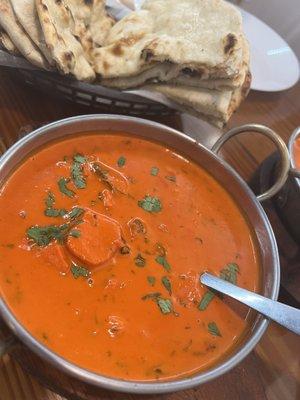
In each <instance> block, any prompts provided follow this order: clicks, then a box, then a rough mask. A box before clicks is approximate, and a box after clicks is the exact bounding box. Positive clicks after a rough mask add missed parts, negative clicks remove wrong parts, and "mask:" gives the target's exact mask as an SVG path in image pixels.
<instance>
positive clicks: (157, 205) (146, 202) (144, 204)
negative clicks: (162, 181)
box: [138, 195, 162, 213]
mask: <svg viewBox="0 0 300 400" xmlns="http://www.w3.org/2000/svg"><path fill="white" fill-rule="evenodd" d="M138 206H139V207H141V208H142V209H143V210H145V211H148V212H152V213H156V212H159V211H161V209H162V205H161V202H160V200H159V199H158V198H157V197H151V196H149V195H147V196H145V197H144V199H143V200H139V201H138Z"/></svg>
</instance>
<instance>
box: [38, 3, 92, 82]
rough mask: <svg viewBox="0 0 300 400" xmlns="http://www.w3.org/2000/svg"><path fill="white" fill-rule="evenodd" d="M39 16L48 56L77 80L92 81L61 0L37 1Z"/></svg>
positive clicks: (68, 15) (69, 12) (81, 48)
mask: <svg viewBox="0 0 300 400" xmlns="http://www.w3.org/2000/svg"><path fill="white" fill-rule="evenodd" d="M36 8H37V12H38V17H39V20H40V23H41V26H42V29H43V32H44V36H45V41H46V44H47V47H48V48H49V50H50V52H51V55H52V57H53V59H54V61H55V63H56V65H57V67H58V69H59V70H60V71H61V72H63V73H64V74H73V75H74V76H75V77H76V78H77V79H78V80H80V81H91V80H93V79H94V78H95V72H94V70H93V68H92V67H91V65H90V63H89V62H88V60H87V58H86V56H85V52H84V49H83V47H82V45H81V44H80V42H79V41H78V40H77V38H76V36H75V35H74V33H73V32H75V23H74V18H73V16H72V14H71V11H70V9H69V8H68V7H67V5H66V4H65V2H64V1H63V0H59V1H54V0H36Z"/></svg>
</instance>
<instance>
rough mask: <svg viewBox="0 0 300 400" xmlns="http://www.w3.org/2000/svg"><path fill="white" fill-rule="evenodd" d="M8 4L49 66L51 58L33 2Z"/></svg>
mask: <svg viewBox="0 0 300 400" xmlns="http://www.w3.org/2000/svg"><path fill="white" fill-rule="evenodd" d="M10 2H11V5H12V7H13V10H14V13H15V15H16V17H17V19H18V21H19V23H20V24H21V25H22V26H23V28H24V29H25V31H26V32H27V34H28V36H29V37H30V39H31V40H32V41H33V42H34V44H35V45H36V46H37V47H38V48H39V49H40V50H41V52H42V53H43V54H44V56H45V57H46V59H47V61H48V62H49V64H52V57H51V55H50V52H49V50H48V49H47V46H46V43H45V39H44V34H43V31H42V28H41V24H40V21H39V19H38V15H37V11H36V8H35V2H34V0H10Z"/></svg>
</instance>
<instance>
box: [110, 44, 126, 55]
mask: <svg viewBox="0 0 300 400" xmlns="http://www.w3.org/2000/svg"><path fill="white" fill-rule="evenodd" d="M111 53H112V54H113V55H114V56H117V57H121V56H122V55H123V54H124V50H123V49H122V44H121V43H116V44H114V45H113V46H112V48H111Z"/></svg>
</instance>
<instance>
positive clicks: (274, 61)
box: [240, 8, 299, 92]
mask: <svg viewBox="0 0 300 400" xmlns="http://www.w3.org/2000/svg"><path fill="white" fill-rule="evenodd" d="M240 11H241V13H242V16H243V22H244V31H245V34H246V37H247V39H248V40H249V43H250V48H251V73H252V84H251V89H254V90H261V91H265V92H277V91H280V90H286V89H289V88H290V87H292V86H294V85H295V84H296V83H297V82H298V80H299V61H298V59H297V57H296V56H295V54H294V52H293V51H292V49H291V48H290V47H289V46H288V44H287V43H286V42H285V41H284V40H283V39H282V38H281V37H280V36H279V35H278V34H277V33H276V32H275V31H274V30H273V29H271V28H270V27H269V26H268V25H267V24H265V23H264V22H262V21H261V20H259V19H258V18H256V17H254V15H252V14H250V13H248V12H247V11H244V10H242V9H241V8H240Z"/></svg>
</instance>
